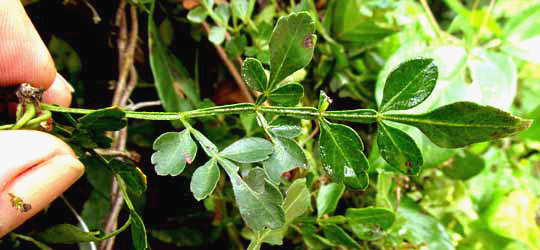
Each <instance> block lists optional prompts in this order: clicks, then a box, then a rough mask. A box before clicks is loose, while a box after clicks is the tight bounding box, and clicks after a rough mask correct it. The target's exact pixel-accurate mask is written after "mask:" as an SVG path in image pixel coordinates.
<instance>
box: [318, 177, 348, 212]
mask: <svg viewBox="0 0 540 250" xmlns="http://www.w3.org/2000/svg"><path fill="white" fill-rule="evenodd" d="M344 191H345V185H343V183H335V182H333V183H330V184H326V185H324V186H321V188H320V189H319V194H318V195H317V217H321V216H323V215H325V214H329V213H332V212H334V210H336V207H337V204H338V201H339V199H340V198H341V195H343V192H344Z"/></svg>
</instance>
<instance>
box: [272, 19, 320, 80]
mask: <svg viewBox="0 0 540 250" xmlns="http://www.w3.org/2000/svg"><path fill="white" fill-rule="evenodd" d="M314 32H315V21H313V19H312V18H311V16H310V15H309V14H308V13H307V12H299V13H293V14H290V15H288V16H284V17H281V18H280V19H279V20H278V22H277V24H276V27H275V28H274V31H273V32H272V36H271V38H270V83H269V86H270V88H271V89H272V88H273V87H274V86H276V84H278V83H279V82H280V81H281V80H283V79H285V77H287V76H289V75H290V74H292V73H294V72H295V71H297V70H299V69H301V68H303V67H305V66H306V65H308V63H309V62H310V61H311V58H312V56H313V49H314V48H315V43H316V40H317V37H316V36H315V35H314V34H313V33H314Z"/></svg>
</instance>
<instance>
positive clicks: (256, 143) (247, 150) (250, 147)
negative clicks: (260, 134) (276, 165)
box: [219, 137, 274, 163]
mask: <svg viewBox="0 0 540 250" xmlns="http://www.w3.org/2000/svg"><path fill="white" fill-rule="evenodd" d="M272 152H274V148H273V145H272V143H271V142H269V141H267V140H265V139H262V138H256V137H251V138H244V139H241V140H238V141H236V142H234V143H233V144H231V145H230V146H228V147H227V148H225V149H224V150H223V151H221V152H220V153H219V155H220V156H222V157H225V158H227V159H229V160H233V161H236V162H240V163H253V162H260V161H264V160H266V159H268V157H269V155H270V154H272Z"/></svg>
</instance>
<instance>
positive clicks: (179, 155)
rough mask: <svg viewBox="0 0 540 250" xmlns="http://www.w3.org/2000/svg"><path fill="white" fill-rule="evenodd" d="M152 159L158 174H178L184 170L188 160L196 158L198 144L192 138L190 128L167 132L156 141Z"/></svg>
mask: <svg viewBox="0 0 540 250" xmlns="http://www.w3.org/2000/svg"><path fill="white" fill-rule="evenodd" d="M153 149H154V150H155V151H156V152H154V153H153V154H152V157H151V161H152V164H154V165H155V169H156V173H157V174H158V175H171V176H177V175H179V174H181V173H182V171H184V168H185V167H186V162H187V163H190V164H191V162H192V161H193V159H195V155H196V153H197V144H195V142H194V141H193V139H192V138H191V135H190V134H189V130H187V129H185V130H183V131H181V132H167V133H164V134H162V135H160V136H159V137H158V138H157V139H156V141H154V146H153Z"/></svg>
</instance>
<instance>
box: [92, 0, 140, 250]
mask: <svg viewBox="0 0 540 250" xmlns="http://www.w3.org/2000/svg"><path fill="white" fill-rule="evenodd" d="M126 5H127V3H126V1H125V0H121V1H120V3H119V6H118V10H117V12H116V20H115V21H116V22H115V24H116V25H117V26H118V27H119V29H120V33H119V36H118V39H117V47H118V68H119V72H118V80H117V83H116V88H115V92H114V96H113V100H112V105H113V106H119V107H124V106H126V103H127V101H128V99H129V97H130V96H131V93H132V92H133V90H134V89H135V86H136V85H137V80H138V76H137V70H136V69H135V66H134V61H135V59H134V57H135V49H136V48H137V39H138V37H139V21H138V15H137V7H136V6H134V5H131V6H130V10H129V11H130V12H129V13H130V17H131V22H130V25H131V30H130V32H129V37H128V31H127V30H128V29H127V20H126V19H127V15H126V10H125V8H126ZM128 79H129V80H128ZM126 141H127V129H126V128H123V129H122V130H120V131H118V132H116V133H115V134H114V139H113V146H112V150H114V151H120V152H123V151H126ZM111 181H112V186H111V204H112V206H111V211H110V213H109V216H108V217H107V220H106V222H105V227H104V229H105V232H107V233H109V232H112V231H114V230H115V229H116V228H117V227H118V216H119V214H120V211H121V209H122V205H123V203H124V199H123V197H122V193H121V192H120V188H119V185H118V183H117V181H116V179H115V178H113V179H112V180H111ZM114 241H115V237H111V238H110V239H108V240H106V241H103V242H102V243H101V245H100V249H101V250H112V249H113V247H114Z"/></svg>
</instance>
